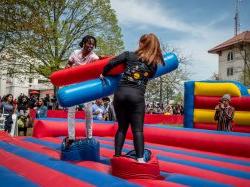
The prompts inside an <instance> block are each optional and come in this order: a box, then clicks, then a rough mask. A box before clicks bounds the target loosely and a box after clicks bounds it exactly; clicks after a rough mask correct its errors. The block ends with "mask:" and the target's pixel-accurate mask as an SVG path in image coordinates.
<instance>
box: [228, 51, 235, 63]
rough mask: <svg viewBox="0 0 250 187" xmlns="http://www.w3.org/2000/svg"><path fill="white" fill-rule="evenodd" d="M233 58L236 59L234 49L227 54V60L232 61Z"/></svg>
mask: <svg viewBox="0 0 250 187" xmlns="http://www.w3.org/2000/svg"><path fill="white" fill-rule="evenodd" d="M233 59H234V55H233V52H232V51H230V52H228V54H227V61H232V60H233Z"/></svg>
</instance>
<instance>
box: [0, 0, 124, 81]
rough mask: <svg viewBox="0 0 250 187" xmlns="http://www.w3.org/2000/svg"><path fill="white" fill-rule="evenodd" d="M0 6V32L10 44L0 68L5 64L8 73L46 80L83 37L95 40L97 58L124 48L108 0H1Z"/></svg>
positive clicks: (65, 59) (64, 61)
mask: <svg viewBox="0 0 250 187" xmlns="http://www.w3.org/2000/svg"><path fill="white" fill-rule="evenodd" d="M2 5H3V7H1V8H0V9H1V12H2V13H3V15H2V16H1V21H3V25H4V26H5V29H2V30H3V31H1V32H3V33H5V34H6V36H8V37H6V38H8V41H10V45H9V46H8V48H7V49H5V54H6V53H7V54H10V55H9V56H8V57H9V58H5V61H4V62H5V64H4V65H3V64H2V66H4V67H7V66H8V65H9V66H8V68H9V69H10V68H11V69H12V72H15V73H18V72H19V73H21V74H25V73H38V74H40V75H42V76H43V77H45V78H48V77H49V75H50V74H51V73H52V72H54V71H57V70H59V69H60V68H62V67H63V66H64V65H65V63H66V61H67V59H68V56H69V55H70V53H71V52H72V51H73V50H74V49H76V48H78V47H79V46H78V43H79V41H80V40H81V39H82V37H83V36H84V35H86V34H92V35H94V36H96V37H97V39H98V41H97V45H98V48H97V54H98V55H108V54H109V55H110V54H111V55H115V54H117V53H119V52H120V51H121V50H123V48H124V44H123V41H122V35H121V29H120V28H119V26H118V23H117V19H116V16H115V12H114V10H113V9H111V5H110V1H109V0H95V1H93V0H50V1H45V0H4V3H3V4H2ZM10 24H11V26H9V25H10ZM5 41H6V40H2V43H3V44H4V42H5ZM4 46H5V44H4ZM2 56H4V55H2ZM10 56H11V58H10ZM8 62H10V63H9V64H8V65H7V64H6V63H8Z"/></svg>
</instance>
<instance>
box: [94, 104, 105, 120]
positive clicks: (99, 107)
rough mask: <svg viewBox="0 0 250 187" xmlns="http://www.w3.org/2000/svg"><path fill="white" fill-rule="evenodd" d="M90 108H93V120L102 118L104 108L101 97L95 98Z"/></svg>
mask: <svg viewBox="0 0 250 187" xmlns="http://www.w3.org/2000/svg"><path fill="white" fill-rule="evenodd" d="M92 110H93V119H94V120H104V118H103V116H104V112H105V108H104V106H103V101H102V99H97V100H96V102H95V104H93V107H92Z"/></svg>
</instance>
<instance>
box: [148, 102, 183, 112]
mask: <svg viewBox="0 0 250 187" xmlns="http://www.w3.org/2000/svg"><path fill="white" fill-rule="evenodd" d="M145 111H146V114H165V115H183V114H184V107H183V105H182V104H181V103H176V104H168V105H164V104H160V103H156V102H154V103H147V104H146V109H145Z"/></svg>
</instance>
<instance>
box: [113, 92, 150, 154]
mask: <svg viewBox="0 0 250 187" xmlns="http://www.w3.org/2000/svg"><path fill="white" fill-rule="evenodd" d="M114 108H115V113H116V117H117V121H118V130H117V132H116V135H115V155H116V156H120V155H121V152H122V147H123V144H124V141H125V138H126V133H127V130H128V127H129V124H131V129H132V132H133V141H134V147H135V151H136V156H137V158H141V157H143V154H144V136H143V124H144V115H145V100H144V92H143V91H142V90H140V89H138V88H131V87H120V88H118V90H117V91H116V92H115V94H114Z"/></svg>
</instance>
